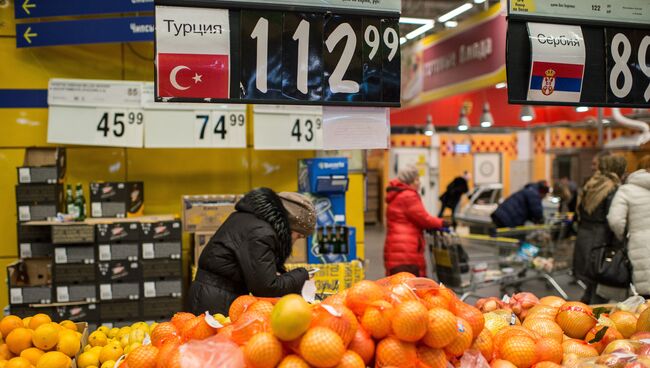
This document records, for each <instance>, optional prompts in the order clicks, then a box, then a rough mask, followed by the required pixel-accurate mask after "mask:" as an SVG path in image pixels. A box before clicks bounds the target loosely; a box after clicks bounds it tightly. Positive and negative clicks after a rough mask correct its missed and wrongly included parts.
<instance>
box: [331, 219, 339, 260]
mask: <svg viewBox="0 0 650 368" xmlns="http://www.w3.org/2000/svg"><path fill="white" fill-rule="evenodd" d="M332 230H333V234H332V239H333V241H332V253H334V254H341V238H340V237H339V225H334V228H333V229H332Z"/></svg>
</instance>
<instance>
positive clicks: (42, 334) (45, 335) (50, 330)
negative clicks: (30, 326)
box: [32, 323, 59, 351]
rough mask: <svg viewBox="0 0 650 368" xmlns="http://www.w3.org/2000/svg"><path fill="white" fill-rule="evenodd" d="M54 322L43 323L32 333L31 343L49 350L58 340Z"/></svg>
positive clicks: (57, 330)
mask: <svg viewBox="0 0 650 368" xmlns="http://www.w3.org/2000/svg"><path fill="white" fill-rule="evenodd" d="M55 325H56V324H55V323H44V324H42V325H40V326H38V328H37V329H36V330H35V331H34V333H33V334H32V343H33V344H34V346H36V347H37V348H39V349H41V350H45V351H47V350H50V349H52V348H53V347H55V346H56V344H57V343H58V342H59V329H58V328H56V327H55Z"/></svg>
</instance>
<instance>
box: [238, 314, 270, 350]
mask: <svg viewBox="0 0 650 368" xmlns="http://www.w3.org/2000/svg"><path fill="white" fill-rule="evenodd" d="M270 331H271V325H270V323H269V320H268V318H266V316H264V315H263V314H261V313H259V312H244V313H243V314H242V315H241V316H240V317H239V319H238V320H237V322H236V323H235V324H233V329H232V337H231V339H232V341H234V342H236V343H237V344H239V345H245V344H246V343H247V342H248V340H250V338H251V337H253V336H254V335H255V334H256V333H259V332H270Z"/></svg>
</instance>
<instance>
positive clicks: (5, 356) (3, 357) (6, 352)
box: [0, 344, 14, 360]
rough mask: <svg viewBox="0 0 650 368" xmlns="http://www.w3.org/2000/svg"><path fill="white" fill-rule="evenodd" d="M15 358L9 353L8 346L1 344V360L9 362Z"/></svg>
mask: <svg viewBox="0 0 650 368" xmlns="http://www.w3.org/2000/svg"><path fill="white" fill-rule="evenodd" d="M13 357H14V355H13V354H12V353H11V351H9V346H7V344H0V360H9V359H11V358H13Z"/></svg>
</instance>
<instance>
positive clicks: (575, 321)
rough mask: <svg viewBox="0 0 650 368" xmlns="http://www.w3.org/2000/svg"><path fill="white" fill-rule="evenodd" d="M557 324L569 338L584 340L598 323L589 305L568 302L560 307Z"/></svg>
mask: <svg viewBox="0 0 650 368" xmlns="http://www.w3.org/2000/svg"><path fill="white" fill-rule="evenodd" d="M555 322H557V324H558V325H559V326H560V327H561V328H562V330H563V331H564V333H565V334H566V335H567V336H569V337H571V338H574V339H584V338H585V335H587V332H589V330H591V329H592V328H593V327H594V326H595V325H596V322H597V321H596V319H595V318H594V316H593V313H592V311H591V308H590V307H589V306H588V305H586V304H584V303H580V302H567V303H564V304H563V305H562V306H561V307H560V310H559V311H558V313H557V317H555Z"/></svg>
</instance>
